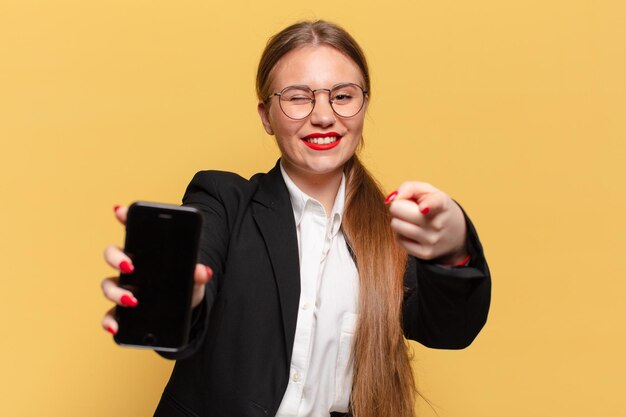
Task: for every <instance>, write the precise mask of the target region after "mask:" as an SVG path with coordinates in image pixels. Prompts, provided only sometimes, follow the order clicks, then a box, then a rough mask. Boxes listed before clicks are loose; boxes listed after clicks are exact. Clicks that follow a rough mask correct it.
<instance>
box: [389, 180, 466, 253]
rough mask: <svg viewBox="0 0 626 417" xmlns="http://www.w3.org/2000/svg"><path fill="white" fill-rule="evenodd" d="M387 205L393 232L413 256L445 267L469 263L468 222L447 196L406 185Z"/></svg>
mask: <svg viewBox="0 0 626 417" xmlns="http://www.w3.org/2000/svg"><path fill="white" fill-rule="evenodd" d="M385 202H386V203H387V204H390V206H389V212H390V213H391V216H392V220H391V228H392V229H393V231H394V232H395V233H396V237H397V240H398V242H399V243H400V245H401V246H402V247H403V248H404V249H406V251H407V252H408V253H409V254H410V255H413V256H415V257H416V258H419V259H423V260H427V261H434V262H436V263H439V264H443V265H456V264H459V263H462V262H464V261H465V260H466V259H467V256H468V251H467V247H466V243H465V240H466V233H467V230H466V226H465V218H464V216H463V212H462V211H461V208H460V207H459V206H458V205H457V204H456V203H455V202H454V201H452V199H451V198H450V197H449V196H448V195H447V194H446V193H444V192H443V191H440V190H438V189H437V188H435V187H433V186H432V185H430V184H427V183H424V182H414V181H413V182H405V183H403V184H402V185H401V186H400V187H399V188H398V190H397V191H394V192H393V193H391V194H389V196H388V197H387V200H385Z"/></svg>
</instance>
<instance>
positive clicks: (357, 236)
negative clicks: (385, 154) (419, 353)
mask: <svg viewBox="0 0 626 417" xmlns="http://www.w3.org/2000/svg"><path fill="white" fill-rule="evenodd" d="M310 45H328V46H331V47H333V48H335V49H336V50H338V51H340V52H342V53H343V54H345V55H346V56H348V57H349V58H350V59H352V61H354V63H355V64H356V65H357V66H358V67H359V69H360V70H361V73H362V75H363V79H364V86H363V87H364V89H365V90H366V91H370V77H369V70H368V67H367V61H366V59H365V55H364V54H363V51H362V50H361V48H360V47H359V45H358V44H357V42H356V41H355V40H354V38H352V36H350V34H349V33H348V32H346V31H345V30H344V29H343V28H341V27H339V26H337V25H335V24H333V23H329V22H325V21H321V20H320V21H314V22H310V21H305V22H299V23H296V24H294V25H291V26H289V27H287V28H285V29H283V30H282V31H280V32H279V33H277V34H276V35H274V36H273V37H272V38H270V39H269V41H268V43H267V46H266V48H265V50H264V52H263V55H262V56H261V60H260V62H259V67H258V71H257V78H256V91H257V96H258V98H259V100H260V101H262V102H266V101H267V97H269V96H270V94H271V91H270V86H271V83H272V70H273V68H274V67H275V66H276V64H277V63H278V61H279V60H280V59H281V58H282V57H283V56H285V55H286V54H287V53H289V52H290V51H293V50H295V49H297V48H301V47H304V46H310ZM344 172H345V174H346V180H347V181H346V208H345V211H344V217H343V219H344V220H343V224H342V228H343V232H344V235H345V237H346V240H347V241H348V242H349V245H350V248H351V250H352V252H353V253H354V256H355V259H356V264H357V269H358V271H359V282H360V289H359V306H358V308H359V321H358V324H357V329H356V335H355V341H354V346H353V350H352V352H353V358H354V380H353V383H352V393H351V397H350V408H351V410H350V411H351V414H352V415H353V416H354V417H413V416H414V412H413V405H414V399H415V393H416V391H415V384H414V380H413V373H412V371H411V365H410V362H409V357H408V352H407V345H406V341H405V340H404V335H403V332H402V324H401V320H402V299H403V293H404V286H403V277H404V270H405V267H406V261H407V255H406V253H405V252H404V250H403V249H401V248H400V247H399V246H398V244H397V243H396V241H395V237H394V234H393V232H392V230H391V226H390V222H391V218H390V215H389V211H388V210H387V207H386V206H385V204H384V194H383V192H382V191H381V188H380V186H379V185H378V183H377V182H376V180H374V178H373V177H372V176H371V174H370V173H369V172H368V171H367V170H366V169H365V167H364V166H363V164H362V163H361V162H360V160H359V158H358V156H357V155H356V154H355V155H353V156H352V158H351V159H350V160H349V161H348V162H347V163H346V165H345V167H344Z"/></svg>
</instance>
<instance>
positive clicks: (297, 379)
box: [291, 371, 301, 382]
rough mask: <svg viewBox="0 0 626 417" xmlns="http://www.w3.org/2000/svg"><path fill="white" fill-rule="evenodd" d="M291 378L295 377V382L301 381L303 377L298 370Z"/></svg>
mask: <svg viewBox="0 0 626 417" xmlns="http://www.w3.org/2000/svg"><path fill="white" fill-rule="evenodd" d="M291 379H293V382H299V381H300V379H301V375H300V372H298V371H296V372H294V373H293V375H292V377H291Z"/></svg>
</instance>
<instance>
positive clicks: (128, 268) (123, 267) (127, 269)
mask: <svg viewBox="0 0 626 417" xmlns="http://www.w3.org/2000/svg"><path fill="white" fill-rule="evenodd" d="M119 267H120V271H122V272H123V273H125V274H130V273H131V272H133V271H134V270H135V268H133V266H132V265H131V264H130V262H128V261H122V262H120V265H119Z"/></svg>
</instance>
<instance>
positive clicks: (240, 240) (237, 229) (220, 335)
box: [102, 21, 490, 417]
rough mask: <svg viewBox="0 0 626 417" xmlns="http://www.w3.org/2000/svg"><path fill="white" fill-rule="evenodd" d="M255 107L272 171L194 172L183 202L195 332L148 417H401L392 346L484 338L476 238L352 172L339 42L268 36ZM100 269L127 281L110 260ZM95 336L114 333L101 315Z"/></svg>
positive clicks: (352, 122)
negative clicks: (190, 225)
mask: <svg viewBox="0 0 626 417" xmlns="http://www.w3.org/2000/svg"><path fill="white" fill-rule="evenodd" d="M257 95H258V98H259V104H258V112H259V115H260V117H261V121H262V123H263V127H264V128H265V130H266V131H267V133H268V134H270V135H274V136H275V138H276V142H277V144H278V147H279V148H280V152H281V158H280V160H279V162H278V163H277V164H276V166H275V167H274V168H273V169H272V170H271V171H269V172H268V173H266V174H257V175H255V176H254V177H252V178H251V179H250V180H246V179H244V178H241V177H239V176H237V175H235V174H232V173H227V172H217V171H204V172H200V173H198V174H196V176H195V177H194V179H193V180H192V181H191V183H190V185H189V187H188V188H187V191H186V193H185V196H184V198H183V203H184V204H185V205H190V206H194V207H197V208H199V209H200V210H201V211H202V213H203V216H204V231H203V236H202V243H201V250H200V264H199V265H198V267H197V268H196V274H195V280H196V286H195V290H194V298H193V306H194V326H193V330H192V337H191V342H190V344H189V345H188V347H187V348H186V349H185V350H183V351H181V352H179V353H177V354H175V355H171V356H169V357H171V358H172V359H177V362H176V365H175V367H174V371H173V373H172V376H171V378H170V381H169V383H168V385H167V387H166V388H165V391H164V393H163V396H162V399H161V402H160V404H159V406H158V408H157V410H156V412H155V415H157V416H267V415H272V416H273V415H277V416H320V417H327V416H329V415H335V416H336V415H352V416H355V417H374V416H376V417H381V416H382V417H385V416H389V417H405V416H406V417H408V416H413V405H414V393H415V390H414V381H413V376H412V373H411V368H410V363H409V358H408V355H407V345H406V342H405V339H404V338H405V337H406V338H410V339H414V340H417V341H418V342H420V343H422V344H424V345H426V346H429V347H435V348H449V349H460V348H464V347H466V346H467V345H469V344H470V343H471V342H472V340H473V339H474V337H475V336H476V335H477V334H478V332H479V331H480V329H481V328H482V326H483V324H484V323H485V320H486V317H487V311H488V308H489V299H490V277H489V271H488V268H487V264H486V262H485V259H484V257H483V253H482V249H481V246H480V243H479V241H478V237H477V235H476V232H475V230H474V228H473V227H472V225H471V223H470V221H469V219H467V218H466V217H465V216H464V214H463V212H462V210H461V209H460V207H459V206H458V205H457V204H456V203H455V202H453V201H452V200H451V199H450V197H448V196H447V195H446V194H445V193H443V192H442V191H440V190H438V189H436V188H435V187H433V186H432V185H429V184H425V183H419V182H407V183H404V184H402V185H401V186H400V187H399V188H398V189H397V191H395V192H394V193H392V194H390V195H389V196H388V197H387V198H386V199H385V197H384V194H382V192H381V190H380V187H379V186H378V185H377V184H376V182H375V181H374V179H373V178H372V177H371V176H370V174H369V173H368V172H367V171H366V170H365V168H364V167H363V166H362V164H361V163H360V161H359V159H358V156H357V151H358V149H359V146H360V145H361V144H362V134H363V124H364V117H365V112H366V109H367V105H368V100H369V97H370V95H371V90H370V79H369V73H368V67H367V63H366V61H365V57H364V55H363V53H362V51H361V49H360V48H359V46H358V45H357V43H356V42H355V40H354V39H353V38H352V37H351V36H350V35H349V34H348V33H347V32H345V31H344V30H343V29H342V28H340V27H338V26H336V25H334V24H330V23H327V22H323V21H317V22H301V23H297V24H295V25H292V26H290V27H288V28H286V29H284V30H283V31H281V32H280V33H278V34H276V35H275V36H274V37H273V38H271V39H270V41H269V42H268V44H267V47H266V49H265V51H264V53H263V56H262V58H261V62H260V64H259V68H258V73H257ZM116 215H117V217H118V219H119V220H120V221H122V222H123V221H125V216H126V209H125V208H118V209H117V210H116ZM105 258H106V260H107V262H108V263H109V264H110V265H111V266H113V267H114V268H117V269H120V270H122V271H124V272H127V273H128V272H132V261H131V259H130V258H128V257H127V256H126V255H125V254H124V253H123V252H122V251H121V250H120V249H118V248H116V247H113V246H110V247H109V248H107V250H106V251H105ZM102 287H103V291H104V293H105V295H106V297H107V298H108V299H110V300H111V301H113V302H114V303H116V304H117V305H118V306H121V307H122V308H132V307H133V306H135V305H137V303H138V302H141V300H137V299H136V298H135V297H134V296H133V294H132V293H130V292H129V291H127V290H124V289H122V288H120V287H118V286H117V280H116V279H106V280H104V281H103V284H102ZM103 326H104V328H105V329H107V330H109V331H110V332H111V333H115V332H116V331H117V329H118V325H117V323H116V322H115V320H114V318H113V310H112V311H110V312H109V313H107V315H106V316H105V318H104V320H103ZM164 356H165V355H164Z"/></svg>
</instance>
